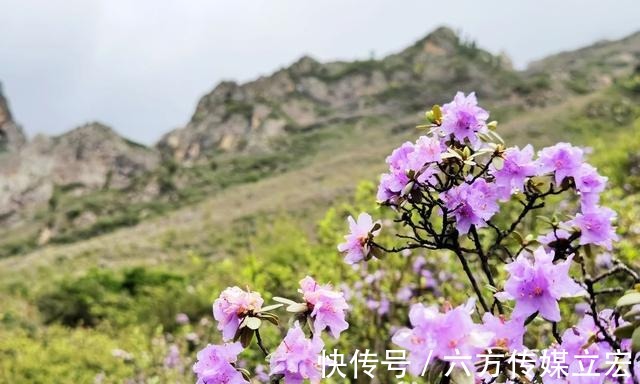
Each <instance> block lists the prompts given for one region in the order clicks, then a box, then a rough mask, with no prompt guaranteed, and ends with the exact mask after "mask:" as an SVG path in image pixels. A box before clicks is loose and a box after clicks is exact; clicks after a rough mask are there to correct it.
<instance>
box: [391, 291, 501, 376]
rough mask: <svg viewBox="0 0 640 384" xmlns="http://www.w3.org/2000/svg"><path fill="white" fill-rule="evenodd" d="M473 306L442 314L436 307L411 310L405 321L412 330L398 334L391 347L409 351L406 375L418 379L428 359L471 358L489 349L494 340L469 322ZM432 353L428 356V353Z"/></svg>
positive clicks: (400, 331) (470, 303)
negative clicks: (409, 374)
mask: <svg viewBox="0 0 640 384" xmlns="http://www.w3.org/2000/svg"><path fill="white" fill-rule="evenodd" d="M474 305H475V302H474V301H473V300H470V301H469V302H468V303H467V304H465V305H461V306H458V307H456V308H453V309H450V310H448V311H446V312H444V313H442V312H440V311H439V310H438V308H437V307H435V306H431V307H425V306H424V305H422V304H415V305H413V306H411V310H410V312H409V320H410V322H411V326H412V328H402V329H400V330H398V331H397V332H396V333H395V335H394V336H393V338H392V341H393V343H394V344H396V345H398V346H400V347H402V348H405V349H407V350H408V351H409V356H408V361H409V368H408V370H409V372H411V374H413V375H420V374H421V373H422V370H423V368H424V365H425V363H426V362H427V361H428V359H429V358H431V359H432V360H433V359H435V358H439V359H441V360H442V359H443V358H444V357H445V356H455V355H456V354H459V355H462V356H475V355H476V354H477V353H480V352H482V351H483V350H484V349H485V348H487V347H488V346H489V345H490V341H491V339H492V338H493V337H494V334H493V333H492V332H487V331H486V330H484V329H483V327H482V326H481V325H480V324H475V323H474V322H473V320H472V318H471V314H472V313H473V312H474ZM431 351H432V352H431Z"/></svg>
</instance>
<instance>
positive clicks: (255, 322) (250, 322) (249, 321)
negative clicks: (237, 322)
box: [245, 316, 262, 331]
mask: <svg viewBox="0 0 640 384" xmlns="http://www.w3.org/2000/svg"><path fill="white" fill-rule="evenodd" d="M245 324H246V326H247V328H249V329H253V330H254V331H255V330H256V329H258V328H260V325H262V320H260V319H258V318H257V317H253V316H251V317H247V318H246V319H245Z"/></svg>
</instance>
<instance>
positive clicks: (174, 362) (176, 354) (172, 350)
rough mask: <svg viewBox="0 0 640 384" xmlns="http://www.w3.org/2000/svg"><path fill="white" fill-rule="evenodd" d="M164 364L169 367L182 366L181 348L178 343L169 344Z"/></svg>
mask: <svg viewBox="0 0 640 384" xmlns="http://www.w3.org/2000/svg"><path fill="white" fill-rule="evenodd" d="M164 366H165V368H169V369H173V368H179V367H181V366H182V361H181V360H180V349H179V348H178V346H177V345H175V344H171V345H170V346H169V351H168V353H167V356H166V357H165V358H164Z"/></svg>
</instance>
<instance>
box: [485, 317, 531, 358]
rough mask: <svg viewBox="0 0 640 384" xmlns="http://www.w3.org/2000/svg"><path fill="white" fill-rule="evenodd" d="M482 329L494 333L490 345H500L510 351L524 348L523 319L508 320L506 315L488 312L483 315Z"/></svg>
mask: <svg viewBox="0 0 640 384" xmlns="http://www.w3.org/2000/svg"><path fill="white" fill-rule="evenodd" d="M482 322H483V323H484V324H483V325H482V329H484V330H485V331H487V332H490V333H492V334H493V337H492V338H491V341H490V342H489V347H490V348H491V347H499V348H503V349H506V350H508V351H521V350H522V349H523V345H522V339H523V338H524V332H525V330H526V329H525V327H524V322H523V320H522V319H511V320H506V319H505V318H504V316H498V317H496V316H493V315H492V314H491V313H489V312H486V313H485V314H484V315H483V316H482Z"/></svg>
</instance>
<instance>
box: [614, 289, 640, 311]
mask: <svg viewBox="0 0 640 384" xmlns="http://www.w3.org/2000/svg"><path fill="white" fill-rule="evenodd" d="M636 304H640V292H631V293H628V294H626V295H624V296H622V297H621V298H620V299H618V302H617V303H616V307H618V308H620V307H627V306H629V305H636Z"/></svg>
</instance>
